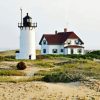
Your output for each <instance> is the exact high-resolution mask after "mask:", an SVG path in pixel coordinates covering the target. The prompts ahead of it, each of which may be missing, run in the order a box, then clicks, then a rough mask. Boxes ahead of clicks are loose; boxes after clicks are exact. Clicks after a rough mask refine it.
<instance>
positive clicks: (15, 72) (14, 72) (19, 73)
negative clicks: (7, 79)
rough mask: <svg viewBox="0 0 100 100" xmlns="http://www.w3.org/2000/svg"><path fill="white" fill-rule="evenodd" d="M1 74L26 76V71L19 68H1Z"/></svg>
mask: <svg viewBox="0 0 100 100" xmlns="http://www.w3.org/2000/svg"><path fill="white" fill-rule="evenodd" d="M0 76H25V73H24V72H21V71H18V70H0Z"/></svg>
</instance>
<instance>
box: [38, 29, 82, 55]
mask: <svg viewBox="0 0 100 100" xmlns="http://www.w3.org/2000/svg"><path fill="white" fill-rule="evenodd" d="M39 44H40V45H41V54H42V55H45V54H64V55H67V54H82V55H83V54H84V42H83V41H82V40H81V39H80V38H79V37H78V36H77V35H76V34H75V33H74V32H72V31H71V32H67V29H64V32H57V31H55V34H44V35H43V36H42V38H41V40H40V42H39Z"/></svg>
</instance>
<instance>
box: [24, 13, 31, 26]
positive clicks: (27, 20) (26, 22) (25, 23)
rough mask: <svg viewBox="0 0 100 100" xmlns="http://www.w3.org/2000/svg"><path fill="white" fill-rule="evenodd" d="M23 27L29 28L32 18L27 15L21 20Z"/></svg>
mask: <svg viewBox="0 0 100 100" xmlns="http://www.w3.org/2000/svg"><path fill="white" fill-rule="evenodd" d="M23 26H24V27H31V26H32V18H31V17H30V16H29V15H28V13H27V15H26V16H25V17H24V18H23Z"/></svg>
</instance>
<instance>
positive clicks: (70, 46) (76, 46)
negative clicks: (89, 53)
mask: <svg viewBox="0 0 100 100" xmlns="http://www.w3.org/2000/svg"><path fill="white" fill-rule="evenodd" d="M65 48H84V47H83V46H78V45H69V46H66V47H65Z"/></svg>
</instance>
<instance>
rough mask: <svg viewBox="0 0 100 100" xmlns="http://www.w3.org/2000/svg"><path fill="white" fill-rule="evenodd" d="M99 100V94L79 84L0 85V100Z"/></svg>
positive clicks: (22, 83)
mask: <svg viewBox="0 0 100 100" xmlns="http://www.w3.org/2000/svg"><path fill="white" fill-rule="evenodd" d="M78 96H80V97H81V100H84V99H82V98H84V97H86V100H92V99H89V98H92V97H94V96H95V98H96V99H95V100H100V97H99V96H100V92H96V91H94V90H91V89H89V88H88V87H86V86H84V85H83V84H81V83H80V82H75V83H45V82H21V83H0V100H80V99H77V98H78Z"/></svg>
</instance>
